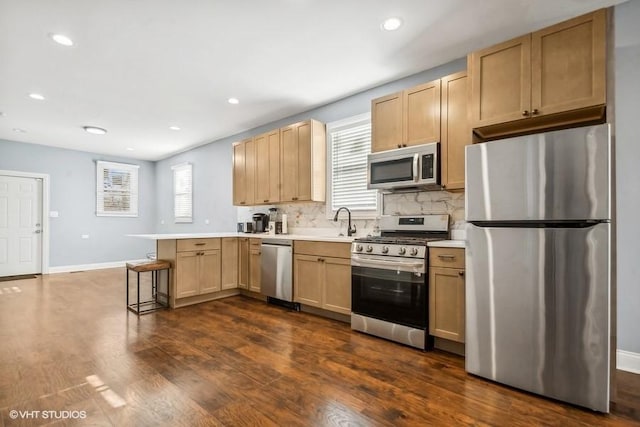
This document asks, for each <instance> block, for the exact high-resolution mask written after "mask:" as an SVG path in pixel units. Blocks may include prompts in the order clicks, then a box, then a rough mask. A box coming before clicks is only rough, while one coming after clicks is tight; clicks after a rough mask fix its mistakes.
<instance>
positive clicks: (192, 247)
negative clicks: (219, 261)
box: [176, 239, 220, 252]
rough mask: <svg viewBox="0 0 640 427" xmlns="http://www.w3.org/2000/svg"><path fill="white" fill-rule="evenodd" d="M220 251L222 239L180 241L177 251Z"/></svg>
mask: <svg viewBox="0 0 640 427" xmlns="http://www.w3.org/2000/svg"><path fill="white" fill-rule="evenodd" d="M209 249H220V239H178V243H177V249H176V250H177V251H178V252H188V251H199V250H205V251H206V250H209Z"/></svg>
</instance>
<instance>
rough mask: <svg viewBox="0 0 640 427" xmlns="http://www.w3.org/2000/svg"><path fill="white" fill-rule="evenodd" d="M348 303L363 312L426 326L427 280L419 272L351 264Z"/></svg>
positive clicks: (393, 320) (399, 321) (372, 315)
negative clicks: (349, 300) (349, 298)
mask: <svg viewBox="0 0 640 427" xmlns="http://www.w3.org/2000/svg"><path fill="white" fill-rule="evenodd" d="M351 307H352V311H353V312H354V313H357V314H361V315H363V316H368V317H373V318H376V319H381V320H386V321H387V322H391V323H396V324H400V325H405V326H411V327H414V328H420V329H425V328H426V327H427V281H426V275H425V274H424V273H422V272H415V271H402V270H398V269H393V270H390V269H384V268H374V267H367V266H357V265H352V266H351Z"/></svg>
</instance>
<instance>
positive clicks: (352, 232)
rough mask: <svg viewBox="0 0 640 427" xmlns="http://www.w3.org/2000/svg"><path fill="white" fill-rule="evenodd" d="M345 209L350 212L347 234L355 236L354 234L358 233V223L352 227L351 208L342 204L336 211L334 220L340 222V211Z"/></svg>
mask: <svg viewBox="0 0 640 427" xmlns="http://www.w3.org/2000/svg"><path fill="white" fill-rule="evenodd" d="M342 209H344V210H345V211H347V213H348V214H349V219H348V220H349V224H347V236H353V235H354V234H356V225H355V224H353V228H352V227H351V211H350V210H349V208H347V207H345V206H342V207H341V208H338V210H337V211H336V215H335V216H334V217H333V220H334V221H335V222H338V214H339V213H340V211H341V210H342Z"/></svg>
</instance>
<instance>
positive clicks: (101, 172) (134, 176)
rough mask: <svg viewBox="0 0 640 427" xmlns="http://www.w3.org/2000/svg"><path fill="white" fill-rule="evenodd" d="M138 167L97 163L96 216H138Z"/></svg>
mask: <svg viewBox="0 0 640 427" xmlns="http://www.w3.org/2000/svg"><path fill="white" fill-rule="evenodd" d="M138 169H139V166H138V165H129V164H124V163H113V162H103V161H98V162H96V171H97V176H96V202H97V203H96V215H97V216H123V217H127V216H129V217H136V216H138Z"/></svg>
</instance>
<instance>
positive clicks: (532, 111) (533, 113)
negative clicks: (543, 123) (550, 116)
mask: <svg viewBox="0 0 640 427" xmlns="http://www.w3.org/2000/svg"><path fill="white" fill-rule="evenodd" d="M538 113H539V111H538V109H537V108H534V109H533V110H531V115H533V116H535V115H536V114H538Z"/></svg>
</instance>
